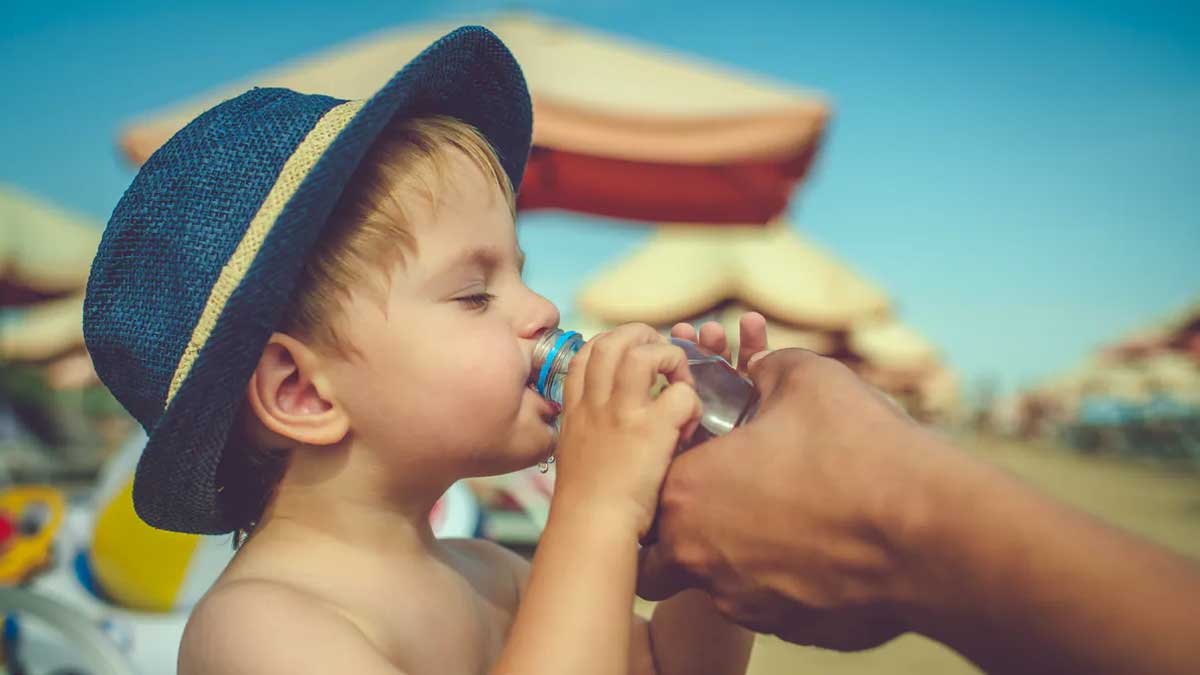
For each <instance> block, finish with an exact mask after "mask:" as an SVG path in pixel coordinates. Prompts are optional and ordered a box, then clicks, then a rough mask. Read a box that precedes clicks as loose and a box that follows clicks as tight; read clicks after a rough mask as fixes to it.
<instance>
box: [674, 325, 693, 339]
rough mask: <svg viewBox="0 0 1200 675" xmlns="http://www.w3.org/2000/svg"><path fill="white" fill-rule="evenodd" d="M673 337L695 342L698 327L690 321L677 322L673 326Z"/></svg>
mask: <svg viewBox="0 0 1200 675" xmlns="http://www.w3.org/2000/svg"><path fill="white" fill-rule="evenodd" d="M671 337H674V338H679V339H681V340H687V341H688V342H695V341H696V329H695V328H694V327H693V326H692V324H690V323H677V324H675V325H674V326H672V327H671Z"/></svg>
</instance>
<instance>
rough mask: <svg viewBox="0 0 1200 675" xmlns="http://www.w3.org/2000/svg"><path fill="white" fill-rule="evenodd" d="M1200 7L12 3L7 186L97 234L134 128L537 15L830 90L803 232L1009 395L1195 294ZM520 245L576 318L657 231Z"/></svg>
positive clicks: (560, 224)
mask: <svg viewBox="0 0 1200 675" xmlns="http://www.w3.org/2000/svg"><path fill="white" fill-rule="evenodd" d="M1196 7H1197V6H1196V4H1195V3H1186V2H1182V3H1174V4H1172V3H1153V2H1151V3H1146V2H1136V3H1135V2H1122V3H1113V2H1053V1H1047V2H1006V3H983V2H978V3H976V2H955V3H916V2H905V3H883V2H861V1H858V0H845V1H843V2H828V3H803V2H776V3H766V2H754V1H750V0H746V1H742V2H737V3H730V2H699V1H693V2H680V3H657V4H655V3H648V2H632V1H625V0H621V1H617V2H587V1H578V2H567V1H566V0H560V1H537V0H529V1H526V2H522V3H520V4H517V3H511V2H509V3H501V2H466V1H456V0H451V1H447V2H414V1H409V2H395V1H393V2H386V3H385V2H365V1H362V0H339V1H338V2H312V1H310V0H290V1H289V2H280V1H275V0H271V1H269V2H233V1H227V0H214V1H211V2H205V3H188V2H171V3H163V2H148V1H145V0H132V1H129V2H121V3H115V2H113V3H103V2H90V3H83V2H73V1H67V2H58V3H32V2H26V1H25V0H19V1H18V2H17V3H15V4H13V3H11V2H10V3H6V12H5V18H4V21H3V23H2V24H0V90H2V91H3V92H4V100H5V105H4V106H2V107H0V111H2V112H0V116H2V117H0V148H3V158H4V161H3V162H2V163H0V181H3V182H7V183H11V184H15V185H18V186H21V187H23V188H25V189H27V190H29V191H30V192H33V193H34V194H36V195H39V196H41V197H44V198H47V199H50V200H52V201H55V202H58V203H60V204H62V205H64V206H67V207H70V208H73V209H75V210H78V211H81V212H83V213H85V214H87V215H90V216H92V217H94V218H95V219H96V220H97V222H102V221H103V220H104V219H105V218H106V217H107V215H108V213H109V212H110V211H111V209H112V207H113V205H114V204H115V203H116V200H117V199H118V198H119V196H120V194H121V192H122V190H124V188H125V187H126V185H127V184H128V182H129V180H130V179H131V178H132V171H131V169H130V168H129V167H128V166H127V165H125V164H124V163H123V162H122V161H121V160H120V158H119V156H118V154H117V152H116V150H115V144H114V139H115V137H116V134H117V131H118V130H119V128H120V126H121V124H122V123H123V122H124V121H127V120H128V119H130V118H131V117H133V116H135V115H137V114H139V113H142V112H145V111H146V110H148V109H154V108H157V107H160V106H163V105H166V104H169V103H172V102H175V101H178V100H179V99H181V98H184V97H187V96H190V95H193V94H195V93H197V92H199V91H202V90H207V89H210V88H212V87H214V86H217V85H220V84H222V83H224V82H227V81H229V80H231V79H234V78H238V77H241V76H244V75H246V74H248V73H249V72H252V71H255V70H257V69H260V68H263V67H266V66H270V65H274V64H277V63H279V62H280V61H284V60H287V59H291V58H294V57H297V56H301V55H303V54H306V53H309V52H311V51H313V50H316V49H320V48H323V47H327V46H330V45H333V44H336V43H339V42H342V41H344V40H347V39H349V38H353V37H356V36H359V35H362V34H363V33H366V32H369V31H372V30H376V29H379V28H385V27H390V26H393V25H396V24H401V23H405V22H412V21H422V20H429V19H445V18H463V19H464V20H471V19H472V18H478V17H479V16H481V15H482V14H485V13H486V12H489V11H494V10H502V9H524V10H531V11H536V12H540V13H543V14H547V15H550V16H555V17H559V18H562V19H565V20H569V21H572V22H575V23H579V24H583V25H586V26H589V27H592V28H594V29H598V30H602V31H606V32H610V33H614V34H617V35H622V36H626V37H629V38H633V39H636V40H639V41H643V42H648V43H652V44H657V45H661V46H663V47H666V48H670V49H673V50H676V51H680V52H685V53H691V54H695V55H700V56H703V57H704V58H706V59H709V60H712V61H716V62H723V63H726V64H730V65H733V66H736V67H738V68H741V69H744V70H748V71H754V72H758V73H762V74H765V75H769V76H771V77H774V78H777V79H780V80H784V81H787V82H791V83H794V84H797V85H801V86H804V87H809V88H813V89H817V90H821V91H823V92H825V93H826V94H827V95H828V96H829V97H830V98H831V99H832V101H833V103H834V106H835V112H836V115H835V118H834V122H833V125H832V129H831V132H830V136H829V139H828V142H827V143H826V145H825V148H824V151H823V155H822V156H821V158H820V159H819V163H818V165H817V167H816V171H815V174H814V175H813V177H812V180H811V181H809V183H808V184H807V185H806V186H805V187H803V188H802V189H801V190H800V191H799V193H798V194H797V196H796V198H795V200H794V202H793V208H792V214H791V216H792V220H793V221H794V222H795V223H796V224H797V226H798V227H799V228H800V229H802V230H803V231H804V232H805V233H807V235H808V236H809V237H811V238H813V239H815V240H817V241H818V242H820V243H821V244H823V245H824V246H826V247H828V248H830V249H832V250H834V251H835V252H836V253H837V254H838V255H840V256H841V257H842V258H844V259H845V260H847V261H848V262H850V263H851V264H852V265H853V266H854V267H855V268H856V269H857V270H859V271H860V272H861V273H862V274H864V275H866V276H868V277H870V278H871V279H873V280H875V281H876V282H878V283H879V284H881V285H883V286H884V287H885V288H887V289H888V290H889V292H890V293H891V294H892V296H893V298H894V299H895V301H896V304H897V307H898V310H899V313H900V315H901V317H902V318H903V319H904V320H906V321H907V322H909V323H910V324H912V325H913V326H914V327H916V328H917V329H918V330H920V331H921V332H923V333H924V334H925V335H927V336H928V337H929V338H930V339H932V340H933V341H934V342H935V343H936V344H937V345H938V346H939V347H941V348H942V350H943V351H944V353H945V354H946V357H947V358H948V360H949V361H950V362H951V363H952V364H953V365H954V366H955V367H956V368H958V369H960V370H961V371H962V372H963V373H964V374H965V375H966V376H967V378H968V381H972V380H976V379H978V378H981V377H996V378H999V380H1000V382H1001V383H1002V384H1003V385H1005V386H1008V387H1011V386H1019V385H1021V384H1025V383H1029V382H1031V381H1034V380H1035V379H1036V378H1038V377H1041V376H1044V375H1047V374H1052V373H1054V372H1055V371H1058V370H1061V369H1063V368H1067V367H1070V366H1071V365H1073V364H1074V363H1075V362H1077V361H1078V360H1079V359H1082V358H1083V357H1084V356H1085V355H1086V354H1087V353H1088V351H1089V350H1091V349H1093V348H1094V347H1095V346H1097V345H1099V344H1101V343H1103V342H1105V341H1108V340H1111V339H1112V338H1113V337H1115V336H1117V335H1120V334H1121V333H1123V332H1125V331H1128V330H1130V329H1133V328H1136V327H1138V326H1139V325H1140V324H1142V323H1144V322H1146V321H1149V320H1152V319H1154V318H1155V317H1157V316H1159V315H1161V314H1163V313H1164V312H1169V311H1171V310H1172V309H1175V308H1177V307H1179V306H1181V305H1183V304H1185V303H1186V302H1187V301H1189V300H1190V299H1192V298H1195V297H1197V296H1198V295H1200V265H1198V264H1197V257H1198V253H1200V9H1197V8H1196ZM400 65H402V64H397V66H400ZM521 236H522V239H523V242H524V244H525V247H526V248H527V250H528V251H529V252H530V255H531V260H530V274H529V278H530V282H531V284H532V285H533V286H534V287H535V288H537V289H538V290H541V291H543V292H545V293H546V294H547V295H549V296H550V297H551V299H553V300H555V301H556V302H558V303H560V305H562V306H569V305H570V299H571V297H572V295H573V292H574V290H575V289H577V288H578V287H579V285H580V284H581V283H583V282H584V281H586V279H587V278H588V276H589V275H591V274H594V273H595V272H596V271H598V270H599V269H601V268H602V267H603V266H604V265H606V264H609V263H611V262H612V261H614V260H615V259H617V258H619V257H621V256H622V255H624V254H626V253H627V252H629V251H632V250H633V249H635V248H636V247H637V246H638V245H639V243H640V242H642V241H643V240H644V238H645V237H646V236H647V231H646V230H645V228H643V227H640V226H636V225H630V224H616V223H612V222H610V221H603V220H600V219H589V218H582V217H576V216H569V215H564V214H537V215H534V216H531V217H528V218H527V219H526V220H525V221H524V223H523V225H522V233H521ZM564 241H569V242H571V243H570V245H569V246H564V245H563V242H564Z"/></svg>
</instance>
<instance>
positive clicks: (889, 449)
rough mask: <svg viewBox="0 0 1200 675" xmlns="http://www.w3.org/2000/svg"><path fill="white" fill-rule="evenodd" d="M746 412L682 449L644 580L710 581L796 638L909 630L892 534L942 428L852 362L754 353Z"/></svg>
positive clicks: (649, 594) (739, 608)
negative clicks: (734, 425) (754, 405)
mask: <svg viewBox="0 0 1200 675" xmlns="http://www.w3.org/2000/svg"><path fill="white" fill-rule="evenodd" d="M750 376H751V378H752V379H753V380H754V382H755V384H756V385H757V386H758V388H759V392H760V394H761V396H762V403H761V405H760V408H759V412H758V415H757V416H756V417H755V419H754V420H753V421H751V422H750V423H749V424H747V425H745V426H743V427H741V428H738V429H735V430H734V431H733V432H731V433H729V434H728V435H726V436H723V437H720V438H717V439H714V440H712V441H710V442H708V443H705V444H703V445H701V446H698V447H695V448H693V449H691V450H690V451H688V452H686V453H684V454H683V455H681V456H680V457H678V458H677V459H676V460H675V462H674V464H673V465H672V467H671V469H670V471H669V473H668V475H667V479H666V481H665V483H664V486H663V489H662V498H661V503H660V506H659V513H658V539H657V542H656V543H655V544H653V545H651V546H648V547H647V548H645V549H644V550H643V553H642V563H641V573H640V581H639V593H640V594H641V595H643V596H644V597H646V598H649V599H661V598H664V597H668V596H670V595H672V594H674V593H675V592H677V591H679V590H681V589H682V588H685V587H693V586H695V587H701V588H704V589H706V590H708V591H709V592H710V593H711V594H712V595H713V598H714V601H715V602H716V604H717V607H718V608H719V609H720V610H721V611H722V612H724V613H725V614H726V615H728V616H729V617H730V618H732V619H733V620H735V621H737V622H739V623H741V624H743V625H745V626H747V627H749V628H752V629H754V630H757V631H759V632H767V633H774V634H777V635H779V636H780V637H782V638H784V639H785V640H788V641H791V642H797V643H802V644H815V645H820V646H824V647H830V648H837V649H864V648H868V647H872V646H875V645H878V644H880V643H882V642H885V641H887V640H889V639H891V638H892V637H895V636H896V635H897V634H899V633H901V632H903V631H904V630H906V625H905V623H904V621H903V620H902V618H901V616H900V612H899V611H898V609H897V604H898V602H899V599H900V598H901V597H902V589H901V588H899V587H898V582H899V580H900V579H902V577H903V575H902V574H900V571H901V569H902V567H903V563H904V561H903V559H902V556H901V554H900V551H899V550H898V549H897V548H896V547H895V546H894V545H893V544H892V543H891V541H890V539H889V534H890V533H891V532H892V531H894V529H895V528H897V527H900V528H902V527H903V524H904V522H905V517H906V514H907V512H908V511H909V510H911V509H913V508H916V507H917V506H918V502H916V501H914V500H912V499H911V496H910V495H911V494H912V493H913V490H914V489H916V486H919V484H920V483H921V480H922V479H921V476H920V474H921V472H922V467H923V464H924V462H923V461H922V460H921V457H920V455H922V454H923V453H925V452H927V446H928V445H929V444H930V443H931V440H932V438H931V435H930V434H929V433H928V432H926V431H924V430H923V429H922V428H921V427H919V426H918V425H917V424H915V423H914V422H912V421H911V420H910V419H909V418H908V417H907V416H906V415H905V414H904V413H903V412H901V411H900V410H899V409H898V408H897V407H895V405H894V404H892V403H891V402H890V401H889V400H888V399H886V398H884V397H883V396H882V395H881V394H879V393H878V392H877V391H876V390H875V389H873V388H872V387H871V386H869V385H867V384H866V383H864V382H863V381H862V380H860V379H859V378H858V377H857V376H856V375H854V373H852V372H851V371H850V370H849V369H847V368H846V367H845V366H843V365H842V364H840V363H839V362H837V361H834V360H832V359H828V358H824V357H821V356H819V355H817V354H814V353H812V352H808V351H804V350H798V349H788V350H781V351H778V352H774V353H772V354H769V355H766V356H765V357H762V358H759V359H757V360H756V361H755V362H754V363H753V364H752V365H751V367H750Z"/></svg>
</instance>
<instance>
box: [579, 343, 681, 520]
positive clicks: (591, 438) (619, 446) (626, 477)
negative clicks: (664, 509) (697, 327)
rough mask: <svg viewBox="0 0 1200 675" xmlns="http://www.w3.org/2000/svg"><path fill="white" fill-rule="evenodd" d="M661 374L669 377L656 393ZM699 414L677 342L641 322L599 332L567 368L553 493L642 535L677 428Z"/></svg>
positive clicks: (660, 482) (677, 437)
mask: <svg viewBox="0 0 1200 675" xmlns="http://www.w3.org/2000/svg"><path fill="white" fill-rule="evenodd" d="M659 375H665V376H666V378H667V381H668V383H669V384H668V386H667V388H666V389H664V390H663V391H662V393H660V394H659V395H658V397H657V399H655V398H652V397H651V393H650V392H651V389H652V387H653V386H654V384H655V381H656V380H657V379H658V376H659ZM699 417H700V399H699V398H698V397H697V396H696V392H695V390H694V389H693V388H692V377H691V374H690V373H689V372H688V369H687V357H686V355H685V354H684V352H683V350H682V349H680V348H679V347H676V346H674V345H672V344H671V343H670V342H669V341H667V339H666V338H664V337H663V336H662V335H660V334H659V333H658V332H657V331H655V330H654V329H653V328H651V327H650V326H647V325H644V324H628V325H624V326H620V327H618V328H616V329H614V330H612V331H609V332H606V333H601V334H600V335H598V336H596V337H595V338H593V339H592V340H590V341H589V342H588V343H587V344H586V345H584V347H583V349H581V350H580V351H579V353H578V354H576V355H575V358H574V360H572V362H571V367H570V370H569V371H568V373H567V380H566V384H565V387H564V392H563V418H562V435H561V436H560V438H559V443H558V451H557V454H558V478H557V483H556V487H555V500H556V501H558V500H560V499H561V500H566V501H568V502H570V503H572V504H574V505H576V506H580V505H586V506H585V508H587V509H588V511H589V512H590V513H592V514H593V516H601V517H607V516H605V515H603V514H606V513H611V514H612V515H613V516H614V517H616V518H618V519H627V520H626V522H625V523H623V525H624V524H627V525H628V526H629V527H631V528H633V529H634V530H635V531H636V534H637V536H638V537H639V538H640V537H642V536H643V535H645V533H646V532H647V530H649V528H650V523H651V522H653V519H654V512H655V508H656V505H657V503H658V491H659V487H660V486H661V484H662V480H663V476H664V475H665V474H666V471H667V466H668V465H669V464H670V463H671V456H672V455H673V453H674V452H675V447H676V445H677V443H678V442H679V435H680V431H681V430H682V429H684V428H685V427H688V426H689V425H691V424H694V423H695V422H696V421H697V420H698V419H699Z"/></svg>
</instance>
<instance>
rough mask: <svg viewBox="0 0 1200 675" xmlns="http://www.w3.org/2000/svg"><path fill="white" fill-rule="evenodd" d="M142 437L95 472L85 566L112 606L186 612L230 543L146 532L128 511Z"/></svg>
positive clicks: (226, 539)
mask: <svg viewBox="0 0 1200 675" xmlns="http://www.w3.org/2000/svg"><path fill="white" fill-rule="evenodd" d="M145 445H146V436H145V434H144V433H142V431H141V429H140V428H139V429H137V430H136V431H135V432H134V434H133V435H132V436H130V438H129V440H128V441H127V442H126V443H125V444H124V446H123V447H122V448H121V450H120V451H118V452H117V454H116V455H114V456H113V457H112V458H111V459H110V460H108V463H106V464H105V466H104V468H103V469H102V470H101V472H100V477H99V479H98V480H97V485H96V498H95V499H96V501H95V506H94V509H95V511H94V512H95V514H96V518H95V521H94V524H93V526H92V541H91V545H90V547H89V548H88V564H89V567H90V568H91V571H92V577H93V579H94V580H95V583H96V587H97V590H98V591H99V592H100V593H101V594H102V595H104V596H105V597H107V598H108V599H109V600H110V601H112V602H113V604H115V605H119V606H121V607H124V608H127V609H136V610H141V611H148V612H176V611H186V610H187V609H188V608H190V607H191V606H192V605H194V604H196V602H197V601H198V600H199V599H200V598H201V597H202V596H203V595H204V593H205V591H207V590H208V588H209V586H211V585H212V582H213V581H214V580H215V579H216V578H217V577H218V576H219V575H220V574H221V571H222V570H224V569H225V565H226V564H227V563H228V562H229V559H230V558H231V557H232V556H233V549H232V546H231V542H230V537H228V536H225V537H201V536H197V535H194V534H179V533H178V532H167V531H166V530H156V529H154V528H153V527H150V526H149V525H147V524H146V523H145V522H143V521H142V519H141V518H139V517H138V515H137V512H136V511H134V508H133V475H134V472H135V471H136V467H137V461H138V457H139V456H140V455H141V451H142V448H143V447H145Z"/></svg>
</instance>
